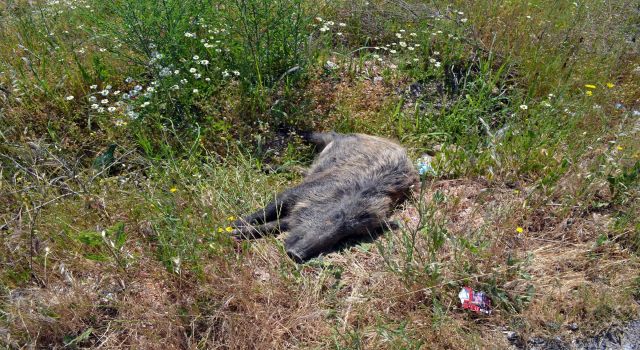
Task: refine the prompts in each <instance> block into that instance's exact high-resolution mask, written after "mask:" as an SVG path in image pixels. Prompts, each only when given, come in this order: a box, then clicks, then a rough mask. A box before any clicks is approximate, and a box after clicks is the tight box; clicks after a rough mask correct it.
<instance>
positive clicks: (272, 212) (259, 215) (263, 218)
mask: <svg viewBox="0 0 640 350" xmlns="http://www.w3.org/2000/svg"><path fill="white" fill-rule="evenodd" d="M282 197H284V196H283V195H278V196H276V199H275V200H274V201H272V202H271V203H269V204H267V206H266V207H264V208H263V209H259V210H257V211H256V212H255V213H253V214H251V215H248V216H246V217H244V218H240V219H238V220H236V221H234V222H233V224H231V225H232V226H233V227H243V226H251V225H261V224H265V223H268V222H270V221H275V220H276V219H277V218H278V217H280V216H282V214H283V210H284V207H285V206H284V203H285V201H284V200H282V199H280V198H282Z"/></svg>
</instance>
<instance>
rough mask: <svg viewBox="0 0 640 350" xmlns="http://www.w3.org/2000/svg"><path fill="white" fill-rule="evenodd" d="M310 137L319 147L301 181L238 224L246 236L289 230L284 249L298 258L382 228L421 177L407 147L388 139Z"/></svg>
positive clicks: (238, 231)
mask: <svg viewBox="0 0 640 350" xmlns="http://www.w3.org/2000/svg"><path fill="white" fill-rule="evenodd" d="M309 141H311V142H313V143H314V144H316V146H317V149H318V150H319V151H321V152H320V154H319V155H318V156H317V158H316V159H315V161H314V162H313V164H312V165H311V168H310V169H309V171H308V173H307V176H306V177H305V179H304V180H303V181H302V183H301V184H299V185H298V186H295V187H293V188H291V189H288V190H286V191H284V192H282V193H281V194H279V195H278V196H277V197H276V199H275V200H274V201H273V202H271V203H269V204H268V205H267V206H266V207H265V208H264V209H260V210H258V211H257V212H255V213H254V214H252V215H249V216H247V217H245V218H242V219H239V220H237V221H236V222H235V223H234V227H235V230H234V234H235V235H236V236H238V237H242V238H255V237H259V236H261V235H263V234H266V233H272V232H277V231H278V230H280V231H288V236H287V238H286V239H285V248H286V251H287V254H289V256H290V257H292V258H293V259H294V260H296V261H298V262H302V261H305V260H307V259H309V258H312V257H314V256H316V255H318V254H321V253H323V252H326V251H327V250H329V249H331V248H332V247H333V246H335V244H336V243H338V242H340V241H342V240H344V239H345V238H349V237H354V236H363V235H368V234H371V233H374V232H376V231H379V230H380V229H381V228H382V227H383V226H384V221H385V220H386V219H387V218H388V216H389V214H390V213H391V211H392V210H393V209H394V208H395V206H396V205H398V204H399V203H400V202H402V201H403V200H404V199H405V198H406V197H407V195H408V194H409V192H410V190H411V187H412V186H413V185H414V184H416V183H417V181H418V174H417V172H416V170H415V169H414V167H413V165H412V164H411V161H410V160H409V159H408V157H407V154H406V152H405V150H404V148H402V147H401V146H400V145H398V144H396V143H394V142H392V141H390V140H387V139H384V138H380V137H376V136H370V135H363V134H337V133H333V132H331V133H314V134H311V135H310V136H309Z"/></svg>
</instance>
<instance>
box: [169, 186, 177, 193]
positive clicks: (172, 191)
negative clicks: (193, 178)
mask: <svg viewBox="0 0 640 350" xmlns="http://www.w3.org/2000/svg"><path fill="white" fill-rule="evenodd" d="M176 191H178V189H177V188H175V187H171V189H170V190H169V192H171V193H176Z"/></svg>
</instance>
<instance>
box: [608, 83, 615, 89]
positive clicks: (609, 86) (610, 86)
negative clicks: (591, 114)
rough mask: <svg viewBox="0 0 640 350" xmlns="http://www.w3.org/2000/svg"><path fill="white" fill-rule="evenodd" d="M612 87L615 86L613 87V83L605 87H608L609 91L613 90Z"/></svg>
mask: <svg viewBox="0 0 640 350" xmlns="http://www.w3.org/2000/svg"><path fill="white" fill-rule="evenodd" d="M614 86H615V85H613V83H607V87H608V88H609V89H611V88H613V87H614Z"/></svg>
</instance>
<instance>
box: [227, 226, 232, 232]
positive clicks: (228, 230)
mask: <svg viewBox="0 0 640 350" xmlns="http://www.w3.org/2000/svg"><path fill="white" fill-rule="evenodd" d="M225 230H227V232H231V231H233V227H231V226H227V228H225Z"/></svg>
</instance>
